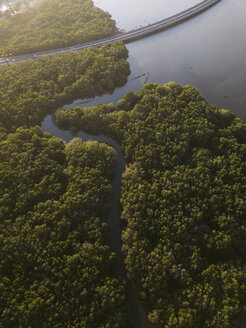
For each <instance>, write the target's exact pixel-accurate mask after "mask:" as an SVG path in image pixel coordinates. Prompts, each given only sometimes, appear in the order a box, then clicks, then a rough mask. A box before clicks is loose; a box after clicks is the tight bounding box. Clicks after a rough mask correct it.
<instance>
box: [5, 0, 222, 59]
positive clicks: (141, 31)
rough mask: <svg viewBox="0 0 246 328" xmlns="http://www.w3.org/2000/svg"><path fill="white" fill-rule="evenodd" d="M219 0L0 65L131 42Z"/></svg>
mask: <svg viewBox="0 0 246 328" xmlns="http://www.w3.org/2000/svg"><path fill="white" fill-rule="evenodd" d="M219 1H220V0H204V1H202V2H200V3H198V4H197V5H195V6H193V7H191V8H189V9H187V10H184V11H182V12H180V13H178V14H176V15H174V16H171V17H168V18H165V19H163V20H161V21H158V22H156V23H154V24H150V25H147V26H144V27H141V28H138V29H136V30H133V31H129V32H125V33H120V34H116V35H113V36H111V37H108V38H105V39H101V40H98V41H92V42H88V43H83V44H79V45H75V46H71V47H65V48H61V49H56V50H48V51H43V52H37V53H34V54H28V55H22V56H13V57H6V58H1V59H0V65H4V64H9V63H14V62H18V61H22V60H27V59H35V58H38V57H42V56H46V55H54V54H59V53H63V52H66V51H75V50H80V49H85V48H89V47H100V46H102V45H104V44H110V43H112V42H115V41H123V42H125V43H129V42H131V41H134V40H136V39H139V38H142V37H144V36H146V35H148V34H152V33H155V32H157V31H160V30H163V29H165V28H168V27H171V26H173V25H175V24H178V23H180V22H182V21H184V20H187V19H188V18H191V17H193V16H195V15H197V14H199V13H201V12H202V11H204V10H206V9H207V8H209V7H211V6H213V5H215V4H216V3H218V2H219Z"/></svg>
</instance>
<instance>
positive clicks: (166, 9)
mask: <svg viewBox="0 0 246 328" xmlns="http://www.w3.org/2000/svg"><path fill="white" fill-rule="evenodd" d="M199 2H201V0H151V1H150V0H95V1H94V3H95V5H96V6H97V7H99V8H101V9H103V10H105V11H108V12H109V13H110V14H111V15H112V18H113V19H115V20H116V23H117V27H118V28H119V29H123V30H125V31H129V30H132V29H135V28H138V27H140V26H145V25H148V24H152V23H155V22H156V21H158V20H161V19H164V18H167V17H169V16H172V15H174V14H177V13H178V12H181V11H183V10H185V9H188V8H190V7H192V6H194V5H196V4H197V3H199Z"/></svg>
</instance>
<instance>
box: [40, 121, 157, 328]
mask: <svg viewBox="0 0 246 328" xmlns="http://www.w3.org/2000/svg"><path fill="white" fill-rule="evenodd" d="M42 130H43V132H49V133H52V134H53V135H54V136H56V137H57V138H60V139H62V140H64V141H65V142H69V141H71V140H72V139H73V138H75V137H79V138H81V139H82V140H83V141H88V140H95V141H98V142H104V143H106V144H108V145H110V146H111V147H113V148H114V149H115V151H116V153H117V163H116V172H115V178H114V180H113V186H112V187H113V190H112V193H113V199H112V208H111V211H110V213H109V216H108V219H107V223H108V226H109V229H110V239H109V247H110V251H111V252H114V253H115V254H116V263H115V275H116V276H118V277H121V278H123V279H124V280H125V281H126V285H127V286H126V295H127V300H128V303H129V306H130V309H131V312H132V315H133V317H134V321H135V324H134V328H151V324H150V322H149V320H148V318H147V315H146V313H145V311H144V309H143V306H142V305H141V303H140V301H139V298H138V295H137V290H136V287H135V283H134V281H133V280H132V279H128V278H127V274H126V270H125V266H124V260H123V255H122V251H121V215H120V196H121V177H122V174H123V172H124V171H125V168H126V163H125V158H124V156H123V154H122V151H121V147H120V146H119V145H118V144H117V142H115V141H114V140H113V139H111V138H109V137H107V136H105V135H102V134H101V135H98V136H93V135H91V134H88V133H85V132H83V131H80V132H78V133H77V134H76V135H73V134H72V133H71V132H70V131H67V130H61V129H59V128H58V127H57V125H56V124H55V123H54V121H53V118H52V115H48V116H46V118H45V119H44V121H43V123H42Z"/></svg>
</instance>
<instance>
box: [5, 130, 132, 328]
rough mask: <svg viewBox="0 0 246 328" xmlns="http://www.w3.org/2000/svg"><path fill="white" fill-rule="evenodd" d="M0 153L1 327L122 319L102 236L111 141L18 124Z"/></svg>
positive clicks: (120, 323)
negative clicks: (62, 136)
mask: <svg viewBox="0 0 246 328" xmlns="http://www.w3.org/2000/svg"><path fill="white" fill-rule="evenodd" d="M0 159H1V161H0V194H1V195H0V202H1V203H0V231H1V233H0V248H1V253H0V290H1V293H0V327H1V328H5V327H13V328H16V327H19V328H21V327H23V328H25V327H61V328H63V327H78V328H81V327H88V328H90V327H91V328H94V327H101V328H105V327H108V328H111V327H122V328H123V327H124V328H125V327H127V326H128V324H129V317H128V310H127V305H126V300H125V286H124V283H123V282H122V281H121V280H119V279H118V278H116V277H114V275H113V265H114V254H112V253H110V251H109V247H108V238H107V235H108V229H107V224H106V217H107V214H108V211H109V209H110V208H111V198H112V195H111V193H112V179H113V176H114V168H115V159H116V154H115V151H114V149H112V148H111V147H109V146H107V145H106V144H102V143H100V144H99V143H97V142H86V143H84V142H83V141H81V140H80V139H74V140H73V141H71V142H70V143H69V144H67V145H64V143H63V142H62V141H61V140H59V139H57V138H55V137H53V136H52V135H50V134H47V133H42V132H41V130H40V128H38V127H36V128H30V129H24V128H19V129H18V130H17V131H16V133H13V134H9V135H8V137H7V138H6V140H2V141H1V142H0Z"/></svg>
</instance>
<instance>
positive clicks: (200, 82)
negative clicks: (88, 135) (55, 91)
mask: <svg viewBox="0 0 246 328" xmlns="http://www.w3.org/2000/svg"><path fill="white" fill-rule="evenodd" d="M95 3H96V2H95ZM140 3H141V4H140ZM196 3H198V1H197V0H196V1H195V0H151V1H149V0H142V1H140V0H131V1H130V0H117V1H116V0H101V1H99V2H98V3H97V5H98V6H99V7H101V8H102V9H105V10H108V11H110V12H111V13H112V16H113V18H114V19H115V20H116V22H117V24H118V26H119V28H125V29H126V26H127V24H129V25H128V26H129V29H131V28H132V27H135V25H136V26H138V25H139V24H140V25H144V24H145V23H153V22H154V21H156V20H159V19H161V18H164V17H166V16H169V15H170V14H174V13H176V12H179V11H182V10H184V9H186V8H188V7H189V6H192V5H195V4H196ZM158 6H159V7H158ZM152 7H153V8H152ZM129 13H130V14H129ZM144 13H145V14H144ZM245 16H246V1H245V0H221V1H220V2H219V3H218V4H217V5H215V6H213V7H212V8H210V9H208V10H207V11H205V12H203V13H202V14H200V15H198V16H196V17H194V18H192V19H191V20H188V21H186V22H184V23H182V24H179V25H177V26H175V27H172V28H170V29H168V30H164V31H162V32H159V33H157V34H155V35H151V36H149V37H147V38H144V39H141V40H138V41H135V42H133V43H130V44H128V45H127V48H128V50H129V63H130V67H131V75H130V76H129V79H128V83H127V84H126V85H125V86H123V87H122V88H118V89H116V90H115V92H114V93H113V94H112V95H104V96H103V97H96V98H94V99H89V100H88V102H87V103H85V100H82V101H81V100H77V101H75V102H74V103H73V104H72V106H85V105H96V104H100V103H108V102H111V101H117V100H119V99H120V98H121V97H122V96H123V95H124V94H125V93H126V92H127V91H129V90H133V91H136V90H139V89H140V88H141V87H142V86H143V84H144V83H145V82H146V80H147V82H158V83H161V84H164V83H167V82H170V81H177V82H179V83H181V84H182V85H185V84H191V85H193V86H195V87H196V88H198V89H199V91H200V92H201V93H202V94H203V95H204V96H205V97H206V99H207V101H208V102H209V103H213V104H215V105H216V106H218V107H220V108H228V109H230V110H231V111H233V112H234V113H235V114H236V115H237V116H239V117H240V118H241V119H243V120H246V19H245ZM134 18H135V19H136V24H135V21H134ZM134 24H135V25H134ZM142 74H145V75H144V76H142V77H139V78H136V77H138V76H140V75H142ZM135 78H136V79H135ZM70 106H71V104H70V105H68V106H65V107H70Z"/></svg>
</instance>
